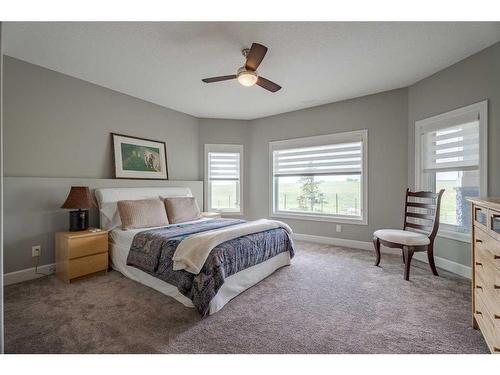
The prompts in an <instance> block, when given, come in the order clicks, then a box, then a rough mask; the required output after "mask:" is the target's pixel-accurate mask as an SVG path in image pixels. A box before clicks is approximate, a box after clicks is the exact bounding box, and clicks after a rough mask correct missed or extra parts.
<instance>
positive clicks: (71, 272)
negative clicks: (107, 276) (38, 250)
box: [56, 230, 108, 283]
mask: <svg viewBox="0 0 500 375" xmlns="http://www.w3.org/2000/svg"><path fill="white" fill-rule="evenodd" d="M107 270H108V231H105V230H102V231H100V232H91V231H90V230H85V231H81V232H57V233H56V275H57V277H59V278H60V279H61V280H63V281H65V282H68V283H69V282H71V281H73V280H75V279H78V278H80V277H83V276H87V275H91V274H93V273H96V272H106V271H107Z"/></svg>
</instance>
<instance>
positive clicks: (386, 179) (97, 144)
mask: <svg viewBox="0 0 500 375" xmlns="http://www.w3.org/2000/svg"><path fill="white" fill-rule="evenodd" d="M4 66H5V76H4V89H5V98H4V99H5V144H4V145H5V153H6V156H7V158H6V160H5V174H6V176H42V177H79V178H83V177H85V178H87V177H88V178H110V177H112V176H113V161H112V150H111V139H110V136H109V133H110V132H112V131H114V132H121V133H126V134H131V135H138V136H144V137H147V138H152V139H159V140H166V141H167V145H168V146H167V147H168V150H167V151H168V157H169V172H170V178H171V179H186V180H196V179H202V178H203V174H204V168H203V165H204V164H203V147H204V144H207V143H230V144H243V145H244V157H245V168H244V179H245V184H244V203H245V206H244V210H245V212H244V213H245V216H246V217H247V218H250V219H252V218H258V217H267V216H268V213H269V211H268V207H269V193H268V192H269V190H268V189H269V170H268V168H269V164H268V147H269V142H270V141H276V140H282V139H290V138H296V137H305V136H313V135H321V134H329V133H335V132H342V131H351V130H357V129H368V158H369V159H368V163H369V165H368V169H369V172H368V173H369V181H368V184H369V191H368V205H369V206H368V209H369V216H368V225H352V224H342V232H341V233H337V232H335V229H334V228H335V224H334V223H323V222H310V221H303V220H285V221H287V222H289V223H290V224H291V225H292V226H293V228H294V230H295V231H296V232H297V233H304V234H310V235H319V236H329V237H339V238H345V239H353V240H361V241H370V240H371V235H372V233H373V231H374V230H376V229H378V228H381V227H399V226H400V225H401V221H402V211H403V198H404V190H405V188H406V187H407V186H408V184H409V185H410V186H412V185H413V181H414V176H413V173H414V171H413V160H414V150H413V142H414V140H413V132H414V128H413V126H414V122H415V121H416V120H419V119H422V118H426V117H429V116H432V115H435V114H438V113H441V112H445V111H448V110H450V109H454V108H457V107H460V106H463V105H467V104H471V103H474V102H477V101H480V100H483V99H485V98H488V99H489V100H490V107H489V112H490V113H489V115H490V123H489V135H490V139H489V152H490V165H489V174H490V178H489V189H490V194H491V195H500V170H499V169H498V168H497V167H496V164H497V163H496V162H497V161H498V160H499V157H500V149H498V148H495V146H496V145H497V144H498V143H499V140H500V139H499V137H500V126H499V123H498V122H499V121H500V114H499V112H500V110H499V105H500V104H499V100H500V93H499V88H500V81H499V80H500V72H499V67H500V44H497V45H495V46H493V47H490V48H488V49H486V50H484V51H482V52H480V53H478V54H476V55H474V56H472V57H470V58H468V59H466V60H464V61H462V62H460V63H458V64H456V65H454V66H452V67H449V68H447V69H445V70H443V71H441V72H439V73H437V74H435V75H433V76H432V77H429V78H427V79H424V80H423V81H421V82H419V83H417V84H414V85H412V86H411V87H410V88H408V89H407V88H404V89H398V90H392V91H388V92H383V93H379V94H375V95H370V96H366V97H361V98H356V99H352V100H346V101H343V102H338V103H332V104H328V105H324V106H320V107H314V108H309V109H304V110H300V111H295V112H290V113H285V114H281V115H277V116H271V117H267V118H262V119H258V120H253V121H237V120H234V121H233V120H215V119H196V118H194V117H191V116H188V115H185V114H182V113H179V112H175V111H172V110H169V109H167V108H163V107H160V106H157V105H154V104H151V103H147V102H144V101H141V100H139V99H136V98H132V97H130V96H127V95H124V94H120V93H117V92H114V91H111V90H108V89H105V88H102V87H99V86H96V85H93V84H90V83H88V82H84V81H81V80H78V79H75V78H72V77H68V76H65V75H63V74H59V73H56V72H53V71H50V70H47V69H44V68H41V67H38V66H35V65H31V64H28V63H25V62H22V61H19V60H15V59H13V58H10V57H5V59H4ZM61 139H62V140H65V142H61ZM6 219H7V221H8V220H9V216H7V217H6ZM52 229H53V228H52ZM52 229H51V230H52ZM9 243H14V242H9ZM12 251H13V252H15V250H12ZM436 252H437V255H438V256H441V257H444V258H447V259H450V260H452V261H455V262H459V263H461V264H465V265H468V264H469V262H470V259H469V245H468V244H465V243H461V242H457V241H453V240H446V239H441V238H440V239H438V242H437V249H436ZM15 256H17V255H15ZM9 259H10V260H9V263H10V262H13V264H16V266H15V267H11V266H8V269H9V270H13V269H18V267H21V266H23V267H24V266H25V265H26V262H25V261H22V262H18V261H17V260H14V259H11V258H9ZM44 261H45V262H50V259H48V258H47V259H45V260H44Z"/></svg>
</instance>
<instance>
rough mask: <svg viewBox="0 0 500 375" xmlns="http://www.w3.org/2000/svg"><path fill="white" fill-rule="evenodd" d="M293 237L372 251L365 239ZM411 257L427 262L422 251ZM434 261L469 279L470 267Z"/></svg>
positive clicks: (438, 260)
mask: <svg viewBox="0 0 500 375" xmlns="http://www.w3.org/2000/svg"><path fill="white" fill-rule="evenodd" d="M293 238H294V239H296V240H299V241H309V242H315V243H322V244H327V245H333V246H344V247H352V248H355V249H362V250H370V251H373V244H372V243H371V242H366V241H356V240H346V239H344V238H335V237H324V236H313V235H310V234H300V233H294V234H293ZM396 250H397V249H396ZM381 252H382V253H389V254H394V253H395V251H394V250H392V249H385V248H384V247H382V249H381ZM413 258H414V259H417V260H419V261H421V262H424V263H429V261H428V259H427V254H426V253H423V252H422V253H415V254H414V255H413ZM434 262H435V263H436V266H437V267H439V268H442V269H443V270H446V271H449V272H452V273H455V274H457V275H460V276H462V277H465V278H467V279H470V278H471V277H472V269H471V267H469V266H464V265H463V264H460V263H456V262H453V261H451V260H448V259H445V258H441V257H437V256H434Z"/></svg>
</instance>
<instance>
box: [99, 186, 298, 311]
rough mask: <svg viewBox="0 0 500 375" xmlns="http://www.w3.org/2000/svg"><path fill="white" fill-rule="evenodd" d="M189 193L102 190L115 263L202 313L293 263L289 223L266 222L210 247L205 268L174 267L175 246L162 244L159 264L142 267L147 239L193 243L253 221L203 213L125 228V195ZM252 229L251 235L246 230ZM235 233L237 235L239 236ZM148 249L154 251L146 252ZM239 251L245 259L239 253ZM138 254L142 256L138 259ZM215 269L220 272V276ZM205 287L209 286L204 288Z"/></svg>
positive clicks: (183, 191)
mask: <svg viewBox="0 0 500 375" xmlns="http://www.w3.org/2000/svg"><path fill="white" fill-rule="evenodd" d="M189 196H192V195H191V191H190V190H189V188H183V187H175V188H174V187H165V188H107V189H97V190H96V198H97V202H98V205H99V212H100V226H101V228H102V229H105V230H109V234H110V258H111V259H110V263H111V266H112V268H113V269H115V270H116V271H118V272H120V273H122V274H123V275H124V276H126V277H128V278H130V279H132V280H134V281H137V282H139V283H141V284H144V285H146V286H148V287H150V288H153V289H155V290H157V291H159V292H161V293H163V294H165V295H168V296H170V297H173V298H174V299H176V300H177V301H179V302H180V303H182V304H183V305H185V306H187V307H193V308H196V309H197V310H198V312H199V313H200V315H202V316H205V315H211V314H214V313H215V312H217V311H219V310H220V309H221V308H222V307H223V306H224V305H225V304H226V303H228V302H229V301H230V300H231V299H232V298H234V297H236V296H237V295H238V294H240V293H242V292H243V291H245V290H246V289H248V288H250V287H251V286H253V285H255V284H257V283H258V282H259V281H261V280H263V279H264V278H266V277H267V276H269V275H270V274H272V273H273V272H274V271H276V270H277V269H279V268H281V267H284V266H287V265H289V264H290V261H291V258H292V257H293V252H294V250H293V242H292V240H291V236H290V233H288V232H286V231H285V230H283V228H279V227H276V228H274V227H273V228H271V229H270V228H267V227H266V228H267V229H266V230H263V231H260V232H258V233H255V231H258V229H255V230H253V231H250V230H247V231H246V232H245V231H243V232H241V233H242V235H241V236H238V238H232V239H231V238H230V239H229V240H228V241H224V242H223V243H220V244H218V242H216V243H215V246H214V248H213V249H212V250H210V251H207V257H208V258H207V259H206V261H205V262H204V265H203V268H200V269H198V270H196V271H192V270H191V271H190V272H188V271H187V270H186V269H175V267H176V266H175V261H174V263H173V264H174V266H172V261H171V259H170V258H172V254H173V251H174V250H175V249H174V250H171V251H170V250H169V249H168V246H164V248H162V249H158V255H157V259H155V260H157V261H158V262H159V264H157V265H156V266H155V267H153V268H148V267H147V263H146V266H144V267H142V264H141V262H140V259H141V257H143V256H144V255H147V256H148V257H149V256H150V254H149V253H150V252H149V246H143V244H144V241H145V239H155V238H158V236H160V235H161V236H168V235H170V237H171V238H170V239H169V241H168V243H169V244H172V243H175V244H176V246H177V245H180V244H182V245H184V243H186V242H189V241H187V239H188V238H189V239H190V240H193V239H196V238H195V237H197V236H201V237H203V236H210V234H211V233H217V234H219V232H224V231H233V232H234V231H235V230H236V228H239V227H242V228H247V227H249V226H250V225H248V224H246V223H244V222H243V221H241V220H233V221H231V220H229V219H210V218H201V219H197V220H193V221H188V222H184V223H182V224H172V225H167V226H163V227H155V228H142V229H132V230H122V229H121V222H120V217H119V214H118V210H117V202H118V201H120V200H135V199H149V198H158V197H189ZM253 223H257V222H253ZM278 223H279V222H278ZM257 226H258V224H257ZM226 229H227V230H226ZM247 232H248V234H245V233H247ZM237 233H239V232H237ZM241 233H240V234H241ZM180 234H182V236H180ZM235 236H236V235H234V234H233V237H235ZM226 237H227V236H226ZM228 238H229V237H228ZM141 240H142V241H141ZM221 241H222V240H219V242H221ZM162 243H167V241H163V242H162ZM198 245H199V244H198ZM146 248H147V249H148V251H144V249H146ZM131 249H132V250H131ZM207 250H208V248H207ZM168 251H170V253H169V252H168ZM238 252H239V258H238V256H236V255H235V253H238ZM253 252H255V254H254V253H253ZM175 254H176V253H175ZM242 254H243V255H242ZM137 259H139V261H137V262H135V263H134V260H137ZM221 259H222V260H221ZM162 262H163V263H162ZM215 262H219V265H218V267H219V268H217V272H213V270H212V268H213V267H212V264H214V263H215ZM221 262H222V265H221ZM209 267H212V268H209ZM205 268H207V269H205ZM215 273H217V275H214V274H215ZM221 274H222V275H221ZM200 285H201V286H200ZM203 288H206V289H207V290H206V291H203V290H202V291H200V290H201V289H203Z"/></svg>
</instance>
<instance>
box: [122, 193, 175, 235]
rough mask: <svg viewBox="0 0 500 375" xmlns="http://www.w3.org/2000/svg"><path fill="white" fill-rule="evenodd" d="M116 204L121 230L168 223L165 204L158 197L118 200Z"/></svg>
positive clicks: (159, 225)
mask: <svg viewBox="0 0 500 375" xmlns="http://www.w3.org/2000/svg"><path fill="white" fill-rule="evenodd" d="M117 204H118V212H119V213H120V219H121V221H122V229H123V230H127V229H137V228H150V227H161V226H164V225H168V224H169V222H168V217H167V212H166V211H165V206H164V205H163V202H162V201H161V200H160V199H140V200H131V201H118V203H117Z"/></svg>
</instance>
